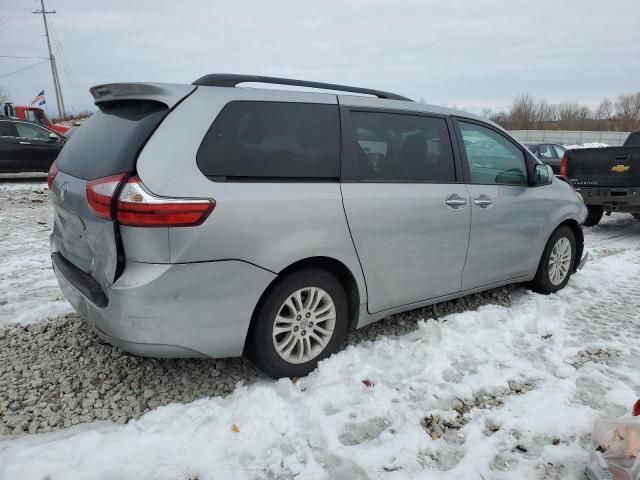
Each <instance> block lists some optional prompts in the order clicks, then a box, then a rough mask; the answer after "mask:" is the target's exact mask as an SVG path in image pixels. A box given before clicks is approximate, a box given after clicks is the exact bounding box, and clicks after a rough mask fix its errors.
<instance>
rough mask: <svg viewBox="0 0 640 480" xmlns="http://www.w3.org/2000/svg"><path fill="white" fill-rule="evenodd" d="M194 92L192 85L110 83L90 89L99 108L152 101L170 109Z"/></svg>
mask: <svg viewBox="0 0 640 480" xmlns="http://www.w3.org/2000/svg"><path fill="white" fill-rule="evenodd" d="M194 90H195V87H193V86H191V85H179V84H172V83H108V84H104V85H96V86H95V87H91V88H90V89H89V91H90V92H91V95H93V98H94V103H95V104H96V105H97V106H100V105H101V104H103V103H106V102H113V101H116V100H150V101H155V102H161V103H164V104H165V105H166V106H167V107H169V108H172V107H173V106H174V105H175V104H177V103H178V102H179V101H180V100H182V99H183V98H184V97H186V96H187V95H189V94H190V93H191V92H193V91H194Z"/></svg>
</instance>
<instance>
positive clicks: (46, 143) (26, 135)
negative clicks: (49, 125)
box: [16, 122, 62, 172]
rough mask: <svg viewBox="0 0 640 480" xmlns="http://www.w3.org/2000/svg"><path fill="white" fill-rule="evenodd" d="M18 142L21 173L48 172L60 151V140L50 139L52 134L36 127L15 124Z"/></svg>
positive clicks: (26, 124)
mask: <svg viewBox="0 0 640 480" xmlns="http://www.w3.org/2000/svg"><path fill="white" fill-rule="evenodd" d="M16 128H17V130H18V140H19V143H20V149H21V151H22V152H21V158H22V159H23V163H22V164H21V165H20V168H21V171H25V172H27V171H33V172H48V171H49V168H50V167H51V164H52V163H53V162H54V160H55V159H56V157H57V156H58V153H59V152H60V149H61V148H62V141H61V140H60V138H57V139H56V138H52V137H51V135H52V132H50V131H49V130H47V129H45V128H42V127H40V126H38V125H34V124H30V123H26V122H17V123H16Z"/></svg>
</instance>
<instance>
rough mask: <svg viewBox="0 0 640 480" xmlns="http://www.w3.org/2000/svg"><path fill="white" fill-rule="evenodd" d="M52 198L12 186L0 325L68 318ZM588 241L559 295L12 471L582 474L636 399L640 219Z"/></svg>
mask: <svg viewBox="0 0 640 480" xmlns="http://www.w3.org/2000/svg"><path fill="white" fill-rule="evenodd" d="M45 189H46V187H43V186H42V185H40V184H38V185H34V184H18V185H16V184H0V208H1V210H0V215H1V218H0V221H1V222H2V225H3V229H2V232H1V233H0V245H2V258H0V265H1V267H0V303H2V302H3V301H6V304H4V305H1V306H0V324H1V323H5V324H6V323H9V322H23V323H24V322H27V323H29V322H35V321H46V318H47V317H50V316H53V315H56V314H58V313H61V312H65V311H68V310H69V307H68V305H67V304H66V303H65V302H64V301H63V300H61V299H60V294H59V293H58V292H57V291H56V287H55V280H54V278H53V276H52V274H51V272H50V270H49V267H48V262H49V260H48V253H47V252H48V250H47V233H48V229H49V227H50V225H49V223H48V222H49V220H48V213H49V207H48V205H47V204H46V194H45V193H37V192H39V191H43V192H44V190H45ZM41 197H42V200H44V201H45V203H41V202H30V199H39V198H41ZM16 198H22V199H23V200H26V199H29V201H28V202H26V203H25V201H22V202H14V200H15V199H16ZM12 199H14V200H12ZM12 202H13V203H12ZM30 203H33V205H30ZM38 222H44V223H38ZM7 226H8V227H9V228H6V227H7ZM585 234H586V242H587V248H588V249H589V250H590V252H591V259H590V261H589V262H588V263H587V265H586V266H585V268H584V269H583V270H582V271H580V272H579V273H577V274H576V275H575V276H574V277H573V278H572V279H571V281H570V283H569V285H568V286H567V288H565V289H564V290H563V291H561V292H559V293H558V294H556V295H550V296H541V295H537V294H533V293H531V292H529V291H527V290H525V289H517V290H515V291H514V293H513V304H512V306H510V307H508V308H507V307H502V306H497V305H488V306H484V307H481V308H480V309H478V310H476V311H467V312H464V313H459V314H453V315H449V316H448V317H445V318H440V319H439V321H435V320H433V319H428V318H426V319H424V321H422V322H420V323H419V324H418V325H417V328H416V330H415V331H413V332H410V333H407V334H405V335H402V336H399V337H394V338H380V339H378V340H376V341H371V342H365V343H361V344H359V345H357V346H351V347H348V348H347V349H345V350H344V351H342V352H340V353H339V354H337V355H334V356H333V357H331V358H329V359H327V360H325V361H324V362H322V363H321V365H320V367H319V368H318V369H317V371H315V372H313V373H312V374H311V375H309V376H308V377H306V378H303V379H300V380H298V381H296V382H292V381H290V380H279V381H271V380H265V379H260V380H258V381H255V382H254V383H250V384H246V385H238V387H237V388H236V389H235V391H234V392H233V393H232V394H231V395H229V396H227V397H224V398H222V397H214V398H203V399H201V400H197V401H195V402H192V403H189V404H173V405H168V406H164V407H159V408H156V409H155V410H153V411H151V412H149V413H147V414H146V415H144V416H143V417H142V418H140V419H139V420H135V421H130V422H129V423H128V424H126V425H115V424H112V423H109V422H104V423H91V424H86V425H80V426H76V427H72V428H70V429H66V430H61V431H58V432H55V433H49V434H41V435H23V436H19V437H16V438H7V439H5V440H0V479H14V478H21V479H42V478H50V479H51V480H58V479H81V478H82V479H84V478H109V479H120V478H123V479H125V478H126V479H128V478H137V479H144V478H149V479H184V480H188V479H196V478H197V479H199V480H205V479H218V478H220V479H261V478H274V479H280V478H285V479H288V478H296V479H300V480H302V479H324V478H326V479H366V478H369V479H387V478H388V479H412V478H415V479H424V478H438V479H441V478H442V479H485V480H486V479H525V478H526V479H530V478H558V479H560V478H561V479H569V478H575V479H578V478H582V471H583V469H584V465H585V462H586V459H587V450H586V448H587V445H588V441H589V433H590V429H591V426H592V423H593V421H594V420H595V419H596V418H597V417H598V416H601V415H614V416H617V415H622V414H625V413H626V412H628V411H629V409H630V407H631V405H632V403H633V402H634V401H635V400H636V398H637V397H638V396H639V395H640V371H638V368H637V366H638V364H639V361H640V345H639V343H638V341H637V338H638V335H639V334H640V322H639V320H640V318H639V313H638V312H639V311H640V247H639V245H640V244H639V240H640V223H638V222H636V221H634V220H633V218H632V217H631V216H629V215H613V216H611V217H605V219H604V220H603V223H602V224H601V225H600V226H597V227H594V228H591V229H585ZM364 380H367V382H363V381H364Z"/></svg>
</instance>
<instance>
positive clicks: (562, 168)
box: [560, 152, 569, 177]
mask: <svg viewBox="0 0 640 480" xmlns="http://www.w3.org/2000/svg"><path fill="white" fill-rule="evenodd" d="M568 163H569V156H568V155H567V152H564V155H563V156H562V160H560V175H562V176H563V177H566V176H567V165H568Z"/></svg>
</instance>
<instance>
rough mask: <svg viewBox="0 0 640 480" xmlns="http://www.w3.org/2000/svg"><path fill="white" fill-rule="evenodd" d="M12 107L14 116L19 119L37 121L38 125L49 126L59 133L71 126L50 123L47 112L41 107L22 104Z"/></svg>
mask: <svg viewBox="0 0 640 480" xmlns="http://www.w3.org/2000/svg"><path fill="white" fill-rule="evenodd" d="M14 108H15V113H16V118H19V119H20V120H29V121H30V122H36V123H39V124H40V125H44V126H45V127H47V128H50V129H51V130H53V131H54V132H57V133H59V134H60V135H62V134H63V133H65V132H66V131H67V130H69V128H71V127H65V126H64V125H59V124H57V123H51V120H49V117H47V114H46V113H45V112H44V110H43V109H41V108H38V107H25V106H24V105H17V106H15V107H14Z"/></svg>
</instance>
